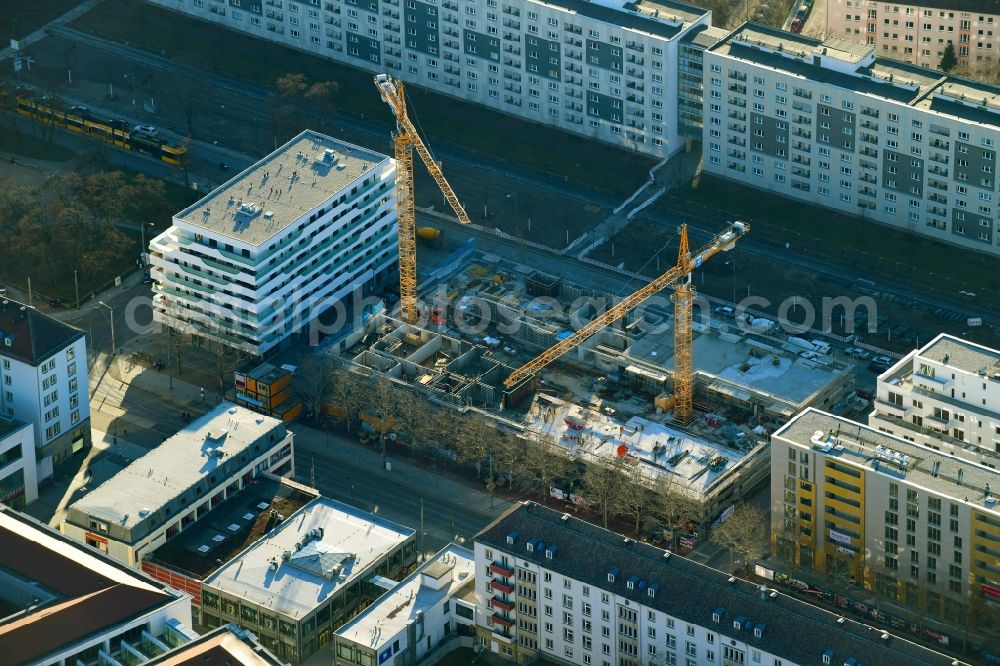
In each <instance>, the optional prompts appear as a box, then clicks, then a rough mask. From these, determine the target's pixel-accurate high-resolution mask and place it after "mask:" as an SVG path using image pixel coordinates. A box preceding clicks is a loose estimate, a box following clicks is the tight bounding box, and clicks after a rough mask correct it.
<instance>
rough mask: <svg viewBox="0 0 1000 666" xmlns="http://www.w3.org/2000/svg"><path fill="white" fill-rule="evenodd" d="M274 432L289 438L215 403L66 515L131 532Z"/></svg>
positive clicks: (267, 421) (256, 417)
mask: <svg viewBox="0 0 1000 666" xmlns="http://www.w3.org/2000/svg"><path fill="white" fill-rule="evenodd" d="M272 431H275V434H276V437H275V443H276V442H278V441H280V440H282V439H284V437H285V435H286V432H287V431H286V430H285V424H284V422H283V421H281V420H279V419H275V418H272V417H270V416H263V415H261V414H258V413H256V412H252V411H250V410H249V409H246V408H244V407H239V406H237V405H234V404H232V403H229V402H222V403H219V404H218V405H217V406H216V407H215V409H213V410H211V411H210V412H208V413H207V414H205V415H204V416H202V417H201V418H198V419H196V420H194V421H192V422H191V423H190V424H188V425H187V426H186V427H185V428H184V429H183V430H181V431H179V432H177V434H175V435H173V436H171V437H170V438H168V439H167V440H166V441H165V442H163V443H162V444H160V445H159V446H157V447H156V448H155V449H153V450H151V451H150V452H149V453H147V454H146V455H144V456H142V457H141V458H138V459H137V460H135V461H133V462H132V463H131V464H130V465H129V466H128V467H126V468H125V469H123V470H122V471H120V472H118V473H117V474H115V475H114V476H113V477H111V478H110V479H108V480H107V481H105V482H104V483H103V484H101V485H100V486H98V487H97V488H95V489H94V490H92V491H91V492H89V493H87V494H86V495H84V496H83V497H81V498H80V499H79V500H77V501H76V502H74V503H73V504H72V505H71V506H70V511H71V512H72V511H74V510H75V511H79V512H81V513H83V514H85V515H87V516H91V517H94V518H98V519H101V520H105V521H108V522H109V523H112V524H115V525H120V526H122V527H124V528H126V529H131V528H133V527H135V526H136V525H137V524H139V522H141V521H142V520H144V519H145V518H147V517H148V516H149V515H150V514H152V513H155V512H156V511H158V510H159V509H160V508H161V507H163V506H164V505H166V504H167V503H168V502H170V501H171V500H173V499H174V498H175V497H177V496H179V495H180V494H181V493H183V492H184V491H186V490H188V489H189V488H190V487H191V486H193V485H194V484H195V483H197V482H198V481H200V480H201V479H203V478H205V477H207V476H209V475H210V474H212V472H215V471H216V470H218V469H219V468H220V467H223V466H231V465H227V463H228V462H229V461H230V460H231V459H232V458H233V457H234V456H238V455H239V454H240V453H242V452H243V451H244V450H246V449H248V448H249V447H251V446H252V445H253V443H254V442H256V441H257V440H259V439H261V438H262V437H265V436H266V435H267V434H268V433H270V432H272ZM268 444H271V445H272V446H273V444H272V443H270V442H268ZM217 482H218V483H221V482H222V480H221V479H220V480H218V481H217Z"/></svg>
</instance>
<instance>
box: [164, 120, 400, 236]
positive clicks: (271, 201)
mask: <svg viewBox="0 0 1000 666" xmlns="http://www.w3.org/2000/svg"><path fill="white" fill-rule="evenodd" d="M328 151H331V152H328ZM388 159H389V158H388V157H387V156H385V155H382V154H380V153H376V152H375V151H372V150H368V149H367V148H362V147H361V146H357V145H355V144H353V143H347V142H346V141H340V140H339V139H334V138H333V137H330V136H327V135H325V134H320V133H319V132H314V131H312V130H306V131H304V132H302V133H301V134H299V135H298V136H296V137H294V138H293V139H291V140H290V141H289V142H288V143H286V144H285V145H283V146H281V147H280V148H278V149H277V150H275V151H274V152H272V153H271V154H269V155H267V156H266V157H264V158H263V159H261V160H260V161H259V162H257V163H256V164H253V165H251V166H249V167H247V168H246V169H244V170H243V171H241V172H240V173H238V174H237V175H235V176H233V177H232V178H230V179H229V180H228V181H226V182H225V183H223V184H222V185H220V186H219V187H217V188H216V189H214V190H212V191H211V192H210V193H208V194H207V195H205V196H204V197H203V198H202V199H200V200H199V201H197V202H195V203H194V204H192V205H191V206H189V207H187V208H185V209H184V210H182V211H181V212H179V213H177V214H176V215H174V219H176V220H180V221H183V222H186V223H187V224H190V225H193V226H195V227H197V228H199V229H204V230H205V231H207V232H209V233H212V234H218V235H222V236H227V237H229V238H233V239H236V240H239V241H242V242H245V243H249V244H250V245H261V244H263V243H264V242H265V241H267V240H269V239H270V238H272V237H274V236H275V235H277V234H278V233H280V232H281V231H282V230H283V229H285V228H286V227H288V226H289V225H291V224H292V223H294V222H295V221H296V220H298V219H299V218H300V217H302V215H304V214H305V213H308V212H309V211H311V210H313V209H314V208H316V207H317V206H319V205H320V204H322V203H323V202H325V201H327V200H328V199H330V198H332V197H333V196H334V195H336V194H337V193H338V192H340V191H341V190H342V189H344V187H346V186H347V185H349V184H351V183H352V182H354V181H355V180H357V179H358V178H361V177H362V176H364V175H365V174H368V173H371V172H375V171H376V170H377V168H378V167H379V165H380V164H381V163H382V162H384V161H386V160H388Z"/></svg>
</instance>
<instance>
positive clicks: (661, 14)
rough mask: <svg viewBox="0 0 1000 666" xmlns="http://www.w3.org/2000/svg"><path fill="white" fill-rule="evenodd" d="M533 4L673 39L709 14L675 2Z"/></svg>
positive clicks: (555, 0)
mask: <svg viewBox="0 0 1000 666" xmlns="http://www.w3.org/2000/svg"><path fill="white" fill-rule="evenodd" d="M529 1H530V2H532V3H534V4H539V5H548V6H551V7H557V8H559V9H565V10H567V11H569V12H572V13H574V14H579V15H581V16H586V17H588V18H592V19H594V20H595V21H601V22H603V23H607V24H609V25H611V26H615V27H619V28H625V29H627V30H634V31H636V32H643V33H646V34H649V35H653V36H655V37H662V38H664V39H673V38H674V37H676V36H677V34H678V33H680V32H681V31H682V30H683V29H684V27H685V26H688V25H690V24H691V23H692V22H694V21H697V20H698V19H699V18H701V17H702V16H705V15H706V14H707V13H708V10H707V9H702V8H701V7H696V6H694V5H688V4H685V3H683V2H674V1H673V0H657V1H656V2H652V1H650V0H636V1H635V2H628V1H627V0H594V1H593V2H588V0H529Z"/></svg>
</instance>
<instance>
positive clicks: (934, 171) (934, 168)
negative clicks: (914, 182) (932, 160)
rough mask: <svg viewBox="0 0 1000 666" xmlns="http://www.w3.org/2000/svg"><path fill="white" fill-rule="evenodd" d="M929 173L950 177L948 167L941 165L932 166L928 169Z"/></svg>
mask: <svg viewBox="0 0 1000 666" xmlns="http://www.w3.org/2000/svg"><path fill="white" fill-rule="evenodd" d="M927 173H932V174H934V175H935V176H941V177H942V178H947V177H948V173H949V172H948V169H942V168H941V167H939V166H932V167H929V168H928V169H927Z"/></svg>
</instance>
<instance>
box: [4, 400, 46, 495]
mask: <svg viewBox="0 0 1000 666" xmlns="http://www.w3.org/2000/svg"><path fill="white" fill-rule="evenodd" d="M36 499H38V474H37V472H36V471H35V428H34V426H32V425H31V424H30V423H25V422H24V421H17V420H15V419H7V418H4V417H3V416H0V502H3V503H4V504H7V505H8V506H12V507H14V508H15V509H17V508H21V507H23V506H24V505H26V504H31V503H32V502H34V501H35V500H36Z"/></svg>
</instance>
